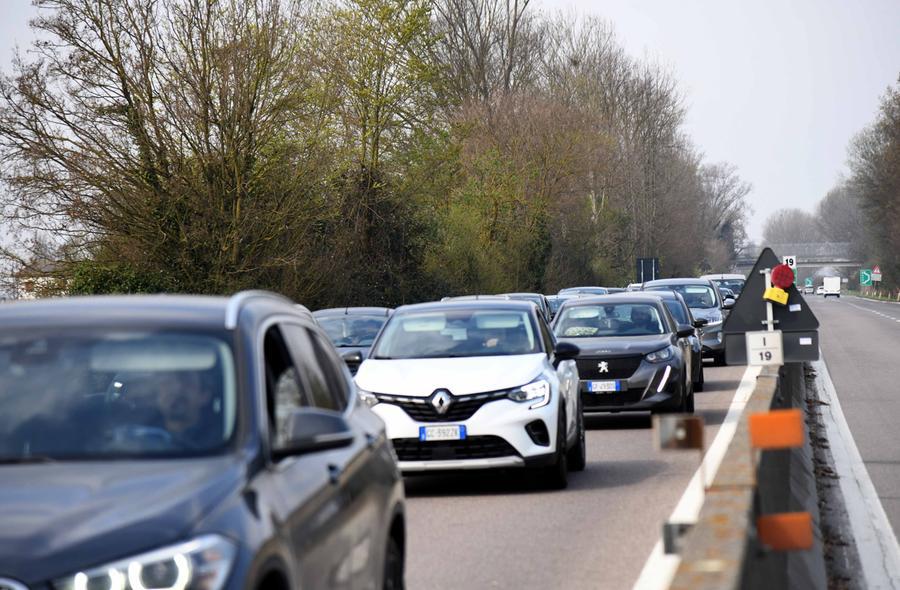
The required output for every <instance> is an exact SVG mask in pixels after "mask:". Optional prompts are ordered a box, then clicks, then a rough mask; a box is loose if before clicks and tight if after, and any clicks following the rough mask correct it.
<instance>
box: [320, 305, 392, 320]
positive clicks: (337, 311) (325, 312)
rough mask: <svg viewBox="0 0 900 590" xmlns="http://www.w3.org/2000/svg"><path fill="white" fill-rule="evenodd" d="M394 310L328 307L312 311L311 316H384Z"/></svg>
mask: <svg viewBox="0 0 900 590" xmlns="http://www.w3.org/2000/svg"><path fill="white" fill-rule="evenodd" d="M392 311H394V310H393V308H390V307H329V308H327V309H319V310H316V311H314V312H313V317H316V318H320V317H331V316H342V315H383V316H385V317H387V316H389V315H391V312H392Z"/></svg>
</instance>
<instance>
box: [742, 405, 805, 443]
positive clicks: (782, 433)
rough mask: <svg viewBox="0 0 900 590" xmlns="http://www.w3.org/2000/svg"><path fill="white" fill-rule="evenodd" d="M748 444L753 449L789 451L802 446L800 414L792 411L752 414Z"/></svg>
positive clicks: (795, 410) (797, 411)
mask: <svg viewBox="0 0 900 590" xmlns="http://www.w3.org/2000/svg"><path fill="white" fill-rule="evenodd" d="M750 444H751V445H752V446H753V448H755V449H789V448H794V447H799V446H802V445H803V414H802V412H800V410H797V409H793V410H772V411H771V412H762V413H759V414H752V415H751V416H750Z"/></svg>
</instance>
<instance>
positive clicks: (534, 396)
mask: <svg viewBox="0 0 900 590" xmlns="http://www.w3.org/2000/svg"><path fill="white" fill-rule="evenodd" d="M509 399H511V400H512V401H514V402H519V403H525V402H533V403H532V404H531V405H530V406H528V409H529V410H535V409H537V408H542V407H544V406H546V405H547V404H549V403H550V383H548V382H547V381H546V380H544V379H537V380H535V381H532V382H531V383H529V384H528V385H523V386H522V387H516V388H515V389H512V390H510V392H509Z"/></svg>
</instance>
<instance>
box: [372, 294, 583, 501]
mask: <svg viewBox="0 0 900 590" xmlns="http://www.w3.org/2000/svg"><path fill="white" fill-rule="evenodd" d="M578 352H579V350H578V347H577V346H575V345H574V344H571V343H558V344H557V343H556V341H555V340H554V337H553V335H552V332H551V331H550V330H549V329H548V328H547V324H546V323H545V322H544V320H543V318H542V317H541V315H540V314H539V313H538V310H537V307H535V305H534V304H533V303H531V302H527V301H503V300H483V301H447V302H440V303H423V304H417V305H407V306H403V307H400V308H397V309H396V310H395V311H394V314H393V315H392V316H391V318H390V319H389V320H388V321H387V323H386V324H385V326H384V328H383V329H382V330H381V333H380V334H379V336H378V338H377V339H376V340H375V342H374V343H373V345H372V351H371V354H370V355H369V358H367V359H366V360H365V361H364V362H363V364H362V365H361V366H360V368H359V372H358V373H357V374H356V384H357V386H358V390H359V395H360V398H361V399H362V400H363V401H364V402H365V403H366V404H368V405H369V406H370V407H372V409H373V410H374V411H375V413H376V414H378V415H379V416H381V418H382V419H383V420H384V421H385V423H386V424H387V435H388V436H389V437H390V438H391V440H392V442H393V444H394V449H395V450H396V452H397V457H398V459H399V464H400V469H402V470H403V471H404V472H407V473H409V472H421V471H432V470H457V469H487V468H499V467H530V468H535V469H538V470H540V472H541V475H542V477H543V478H544V480H545V483H546V484H547V485H548V486H550V487H556V488H562V487H565V486H566V485H567V482H568V474H567V472H568V470H570V469H571V470H579V471H580V470H582V469H584V466H585V441H584V420H583V417H582V411H581V400H580V396H579V395H578V370H577V367H576V366H575V362H574V361H573V360H572V359H574V358H575V357H576V356H577V355H578Z"/></svg>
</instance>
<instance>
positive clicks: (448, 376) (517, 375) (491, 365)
mask: <svg viewBox="0 0 900 590" xmlns="http://www.w3.org/2000/svg"><path fill="white" fill-rule="evenodd" d="M546 359H547V356H546V355H545V354H543V353H535V354H517V355H510V356H479V357H465V358H437V359H397V360H380V359H366V360H365V361H364V362H363V364H362V366H361V367H360V368H359V372H357V373H356V384H357V385H358V386H359V387H360V388H361V389H364V390H366V391H372V392H375V393H388V394H393V395H409V396H417V397H428V396H429V395H431V394H432V393H433V392H434V390H436V389H447V390H449V391H450V393H452V394H454V395H466V394H469V393H482V392H485V391H498V390H501V389H510V388H512V387H518V386H519V385H525V384H526V383H529V382H530V381H532V380H534V378H535V377H537V376H538V375H539V374H540V373H541V371H543V369H544V362H545V361H546Z"/></svg>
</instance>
